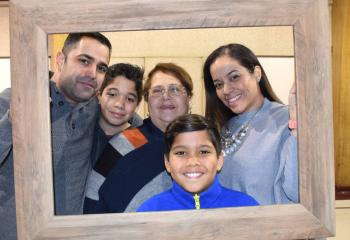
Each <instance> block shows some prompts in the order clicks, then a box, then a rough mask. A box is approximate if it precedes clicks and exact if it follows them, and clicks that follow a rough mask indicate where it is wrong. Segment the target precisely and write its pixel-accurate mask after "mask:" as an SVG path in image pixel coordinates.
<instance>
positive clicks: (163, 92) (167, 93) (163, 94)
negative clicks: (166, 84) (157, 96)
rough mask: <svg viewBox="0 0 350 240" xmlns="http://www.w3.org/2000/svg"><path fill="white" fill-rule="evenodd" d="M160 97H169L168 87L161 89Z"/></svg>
mask: <svg viewBox="0 0 350 240" xmlns="http://www.w3.org/2000/svg"><path fill="white" fill-rule="evenodd" d="M162 98H163V99H169V98H171V95H170V91H169V90H168V89H164V90H163V91H162Z"/></svg>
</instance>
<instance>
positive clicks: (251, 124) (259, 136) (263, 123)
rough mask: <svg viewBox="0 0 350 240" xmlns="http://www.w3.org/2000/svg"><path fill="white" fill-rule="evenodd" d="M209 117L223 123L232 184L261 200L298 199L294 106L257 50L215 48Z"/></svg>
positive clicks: (207, 69) (209, 67) (208, 71)
mask: <svg viewBox="0 0 350 240" xmlns="http://www.w3.org/2000/svg"><path fill="white" fill-rule="evenodd" d="M204 84H205V90H206V117H208V118H209V119H211V120H213V121H215V122H216V124H217V126H218V127H219V128H220V129H222V132H221V135H222V143H223V151H224V155H225V163H224V167H223V168H222V171H221V173H220V174H219V177H220V180H221V182H222V184H223V185H224V186H226V187H229V188H232V189H235V190H238V191H242V192H245V193H247V194H249V195H252V196H253V197H254V198H255V199H256V200H257V201H258V202H259V203H260V204H262V205H264V204H278V203H289V202H298V199H299V192H298V160H297V142H296V138H295V136H294V135H293V134H292V133H291V130H290V129H289V128H288V120H289V113H288V107H287V106H285V105H283V104H282V103H281V101H280V100H279V98H278V97H277V95H276V94H275V93H274V92H273V90H272V88H271V85H270V83H269V81H268V79H267V76H266V74H265V72H264V69H263V67H262V66H261V64H260V63H259V61H258V59H257V57H256V56H255V54H254V53H253V52H252V51H251V50H250V49H248V48H247V47H245V46H243V45H241V44H228V45H224V46H221V47H219V48H218V49H216V50H214V51H213V52H212V53H211V54H210V55H209V56H208V58H207V60H206V62H205V65H204Z"/></svg>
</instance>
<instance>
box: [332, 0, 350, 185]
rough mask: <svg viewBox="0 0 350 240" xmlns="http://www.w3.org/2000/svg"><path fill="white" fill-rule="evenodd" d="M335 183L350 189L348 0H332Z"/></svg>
mask: <svg viewBox="0 0 350 240" xmlns="http://www.w3.org/2000/svg"><path fill="white" fill-rule="evenodd" d="M332 11H333V18H332V33H333V34H332V37H333V38H332V45H333V56H332V60H333V101H334V104H333V106H334V140H335V145H334V146H335V176H336V178H335V183H336V186H337V187H349V190H350V111H349V110H350V98H349V95H350V84H349V83H350V67H349V66H350V30H349V29H350V2H349V1H346V0H337V1H333V10H332Z"/></svg>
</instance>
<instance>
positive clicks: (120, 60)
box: [109, 57, 147, 118]
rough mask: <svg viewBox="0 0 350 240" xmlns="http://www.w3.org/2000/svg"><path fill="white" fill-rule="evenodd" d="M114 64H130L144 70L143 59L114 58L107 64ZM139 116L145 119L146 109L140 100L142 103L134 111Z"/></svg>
mask: <svg viewBox="0 0 350 240" xmlns="http://www.w3.org/2000/svg"><path fill="white" fill-rule="evenodd" d="M115 63H130V64H134V65H137V66H140V67H142V68H143V69H144V68H145V59H144V58H116V57H112V58H111V61H110V62H109V65H112V64H115ZM145 77H146V75H144V79H145ZM136 112H137V113H138V114H139V115H140V116H142V117H143V118H145V117H146V112H147V111H146V109H145V101H144V100H143V99H142V101H141V102H140V105H139V106H138V108H137V111H136Z"/></svg>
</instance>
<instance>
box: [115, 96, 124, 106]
mask: <svg viewBox="0 0 350 240" xmlns="http://www.w3.org/2000/svg"><path fill="white" fill-rule="evenodd" d="M113 106H114V107H115V108H119V109H124V106H125V99H124V97H123V96H121V95H119V96H117V97H116V98H115V101H114V104H113Z"/></svg>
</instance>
